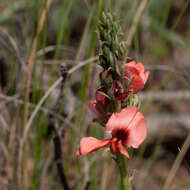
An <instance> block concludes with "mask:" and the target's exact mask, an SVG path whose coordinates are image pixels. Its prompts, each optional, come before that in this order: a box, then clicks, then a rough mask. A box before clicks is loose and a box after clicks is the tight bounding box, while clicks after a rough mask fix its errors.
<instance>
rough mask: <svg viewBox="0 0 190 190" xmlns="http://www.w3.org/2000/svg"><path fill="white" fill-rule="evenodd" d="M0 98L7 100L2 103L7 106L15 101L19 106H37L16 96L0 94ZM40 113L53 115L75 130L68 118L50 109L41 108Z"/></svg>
mask: <svg viewBox="0 0 190 190" xmlns="http://www.w3.org/2000/svg"><path fill="white" fill-rule="evenodd" d="M0 98H1V99H5V100H6V101H5V102H2V103H5V104H6V103H10V102H12V101H13V102H14V103H15V104H16V105H17V104H28V106H29V107H31V108H35V107H36V104H32V103H29V102H25V101H23V100H20V99H16V98H18V96H17V97H15V96H13V97H11V96H6V95H4V94H0ZM39 111H43V112H44V113H47V114H52V115H53V116H54V117H56V118H57V119H59V120H60V121H62V122H64V123H66V124H67V125H68V126H69V127H70V128H73V125H72V124H71V122H70V121H69V120H68V119H67V118H64V117H63V116H61V115H60V114H58V113H55V112H53V111H52V110H50V109H48V108H45V107H40V108H39Z"/></svg>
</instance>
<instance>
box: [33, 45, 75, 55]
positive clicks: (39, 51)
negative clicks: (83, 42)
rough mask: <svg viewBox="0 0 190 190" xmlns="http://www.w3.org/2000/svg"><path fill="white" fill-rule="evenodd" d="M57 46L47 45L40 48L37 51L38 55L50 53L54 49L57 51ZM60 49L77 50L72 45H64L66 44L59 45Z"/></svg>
mask: <svg viewBox="0 0 190 190" xmlns="http://www.w3.org/2000/svg"><path fill="white" fill-rule="evenodd" d="M56 48H57V46H56V45H51V46H47V47H45V48H43V49H40V50H38V51H37V52H36V57H40V56H42V55H44V54H45V53H49V52H52V51H55V49H56ZM59 50H67V51H70V52H72V53H74V52H75V50H74V48H72V47H70V46H64V45H61V46H60V47H59Z"/></svg>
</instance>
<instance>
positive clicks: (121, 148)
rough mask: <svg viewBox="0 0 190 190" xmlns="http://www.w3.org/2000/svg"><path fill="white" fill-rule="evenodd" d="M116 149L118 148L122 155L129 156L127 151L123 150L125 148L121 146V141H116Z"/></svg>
mask: <svg viewBox="0 0 190 190" xmlns="http://www.w3.org/2000/svg"><path fill="white" fill-rule="evenodd" d="M118 149H119V152H120V153H121V154H123V155H125V156H126V157H127V158H129V157H130V156H129V154H128V152H127V151H126V150H125V148H124V147H123V145H122V143H121V141H119V142H118Z"/></svg>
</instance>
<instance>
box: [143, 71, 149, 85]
mask: <svg viewBox="0 0 190 190" xmlns="http://www.w3.org/2000/svg"><path fill="white" fill-rule="evenodd" d="M149 75H150V72H148V71H147V72H145V77H144V84H145V83H146V81H147V80H148V77H149Z"/></svg>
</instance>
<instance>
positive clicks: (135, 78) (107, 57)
mask: <svg viewBox="0 0 190 190" xmlns="http://www.w3.org/2000/svg"><path fill="white" fill-rule="evenodd" d="M121 34H122V32H121V27H120V25H119V24H118V23H117V22H116V21H114V16H112V15H110V14H107V16H106V15H105V14H103V17H102V21H101V22H100V24H99V37H100V43H101V53H100V55H99V62H100V66H101V67H102V68H103V71H102V72H101V73H100V87H99V88H98V89H97V91H96V96H95V97H96V98H95V100H92V101H91V102H90V105H89V106H90V109H91V110H92V111H93V112H94V113H95V114H96V118H95V119H94V121H97V122H99V123H100V124H101V125H102V126H103V127H105V132H106V133H110V134H111V138H109V139H105V140H99V139H96V138H94V137H83V138H81V140H80V147H79V148H78V150H77V151H76V155H86V154H88V153H90V152H93V151H96V150H98V149H100V148H103V147H109V148H110V150H111V152H112V154H114V155H116V160H117V161H118V166H119V168H120V173H121V178H125V177H126V176H127V175H126V173H124V175H123V169H122V167H124V168H125V164H124V162H122V158H121V155H124V156H126V157H127V158H129V157H130V156H129V153H128V152H127V150H126V149H125V147H132V148H138V147H139V146H140V145H141V144H142V142H143V141H144V140H145V138H146V134H147V133H146V131H147V130H146V119H145V117H144V115H143V114H142V113H141V112H140V111H139V109H138V108H137V107H138V106H139V99H138V96H137V94H136V93H137V92H138V91H140V90H142V89H143V88H144V85H145V84H146V81H147V79H148V77H149V72H145V70H144V66H143V64H142V63H140V62H139V63H136V62H135V61H130V62H127V63H126V62H125V46H124V42H119V36H120V35H121ZM121 165H122V167H121ZM123 181H126V182H125V183H126V184H128V185H127V187H130V182H129V180H128V178H126V180H123ZM122 186H123V189H125V185H124V183H123V185H122Z"/></svg>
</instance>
